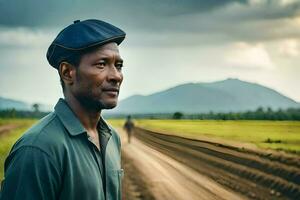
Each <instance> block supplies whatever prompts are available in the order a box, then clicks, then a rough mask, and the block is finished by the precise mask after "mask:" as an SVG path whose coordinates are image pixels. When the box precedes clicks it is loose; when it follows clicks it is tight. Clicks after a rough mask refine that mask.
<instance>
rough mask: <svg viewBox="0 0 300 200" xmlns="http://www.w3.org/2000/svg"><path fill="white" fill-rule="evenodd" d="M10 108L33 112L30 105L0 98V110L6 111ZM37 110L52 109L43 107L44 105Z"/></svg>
mask: <svg viewBox="0 0 300 200" xmlns="http://www.w3.org/2000/svg"><path fill="white" fill-rule="evenodd" d="M12 108H14V109H16V110H28V111H32V110H33V108H32V105H31V104H29V103H25V102H23V101H17V100H14V99H8V98H3V97H0V110H6V109H12ZM39 108H40V110H41V111H49V110H51V109H52V108H51V106H49V105H44V104H39Z"/></svg>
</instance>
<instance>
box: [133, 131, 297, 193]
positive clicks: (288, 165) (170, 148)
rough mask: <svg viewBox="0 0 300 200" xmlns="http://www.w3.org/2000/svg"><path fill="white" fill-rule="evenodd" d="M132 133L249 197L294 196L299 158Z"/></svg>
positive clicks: (190, 140)
mask: <svg viewBox="0 0 300 200" xmlns="http://www.w3.org/2000/svg"><path fill="white" fill-rule="evenodd" d="M135 136H136V137H137V138H138V139H140V140H141V141H143V142H144V143H145V144H147V145H149V146H151V147H152V148H154V149H156V150H158V151H160V152H162V153H164V154H166V155H169V156H170V157H172V158H174V159H176V160H178V161H180V162H182V163H184V164H186V165H187V166H189V167H191V168H193V169H195V170H197V171H198V172H200V173H203V174H206V175H208V176H210V177H211V178H213V179H214V180H216V181H217V182H219V183H221V184H223V185H226V186H228V187H230V188H232V189H234V190H235V191H238V192H240V193H242V194H244V195H247V196H248V197H250V198H252V199H297V198H299V196H300V187H299V181H300V170H299V163H300V161H299V158H297V157H293V156H291V157H287V158H283V157H282V156H276V155H271V156H270V155H265V154H262V153H261V152H254V151H247V150H241V149H238V148H234V147H229V146H224V145H222V144H216V143H211V142H205V141H199V140H192V139H187V138H182V137H178V136H171V135H165V134H160V133H155V132H152V131H149V130H144V129H141V128H136V129H135Z"/></svg>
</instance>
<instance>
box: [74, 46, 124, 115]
mask: <svg viewBox="0 0 300 200" xmlns="http://www.w3.org/2000/svg"><path fill="white" fill-rule="evenodd" d="M122 67H123V60H122V59H121V57H120V54H119V49H118V46H117V44H116V43H108V44H105V45H103V46H101V47H99V48H97V49H96V50H95V51H93V52H91V53H87V54H84V55H83V56H82V57H81V61H80V64H79V66H78V68H77V70H76V78H75V81H74V84H73V85H72V87H71V91H72V93H73V95H74V96H75V98H76V99H77V100H78V101H79V102H80V103H81V104H82V105H83V106H85V107H86V108H88V109H91V110H96V111H100V110H102V109H111V108H114V107H115V106H116V105H117V101H118V95H119V89H120V85H121V83H122V81H123V74H122V71H121V70H122Z"/></svg>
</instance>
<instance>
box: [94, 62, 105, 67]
mask: <svg viewBox="0 0 300 200" xmlns="http://www.w3.org/2000/svg"><path fill="white" fill-rule="evenodd" d="M105 65H106V63H105V62H98V63H95V66H96V67H98V68H103V67H105Z"/></svg>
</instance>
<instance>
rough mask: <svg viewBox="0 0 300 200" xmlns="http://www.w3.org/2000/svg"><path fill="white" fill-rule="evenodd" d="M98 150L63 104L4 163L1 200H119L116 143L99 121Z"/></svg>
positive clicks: (14, 148)
mask: <svg viewBox="0 0 300 200" xmlns="http://www.w3.org/2000/svg"><path fill="white" fill-rule="evenodd" d="M98 132H99V136H100V137H99V138H100V146H101V147H100V151H99V150H98V148H97V147H96V146H95V145H94V143H93V142H92V141H91V140H90V138H89V136H88V134H87V131H86V130H85V128H84V127H83V126H82V124H81V123H80V121H79V120H78V118H77V117H76V116H75V114H74V113H73V112H72V110H71V108H70V107H69V106H68V104H67V103H66V101H65V100H63V99H60V100H59V101H58V103H57V104H56V106H55V111H54V112H52V113H50V114H49V115H47V116H46V117H44V118H43V119H41V120H40V121H39V122H38V123H37V124H36V125H34V126H33V127H32V128H30V129H29V130H28V131H27V132H26V133H25V134H24V135H23V136H22V137H21V138H20V139H19V140H18V141H17V142H16V143H15V144H14V146H13V148H12V150H11V152H10V154H9V156H8V157H7V159H6V161H5V166H4V168H5V169H4V170H5V177H4V180H3V182H2V184H1V185H2V189H1V192H0V199H1V200H6V199H7V200H8V199H9V200H10V199H22V200H27V199H28V200H29V199H30V200H35V199H63V200H66V199H68V200H69V199H72V200H73V199H78V200H79V199H80V200H82V199H84V200H120V199H121V178H122V175H123V170H122V169H121V163H120V159H121V158H120V145H121V143H120V138H119V136H118V134H117V133H116V132H115V131H114V130H113V129H112V128H111V127H110V126H108V125H107V123H106V122H105V121H104V120H103V119H102V118H101V119H100V121H99V123H98Z"/></svg>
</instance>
